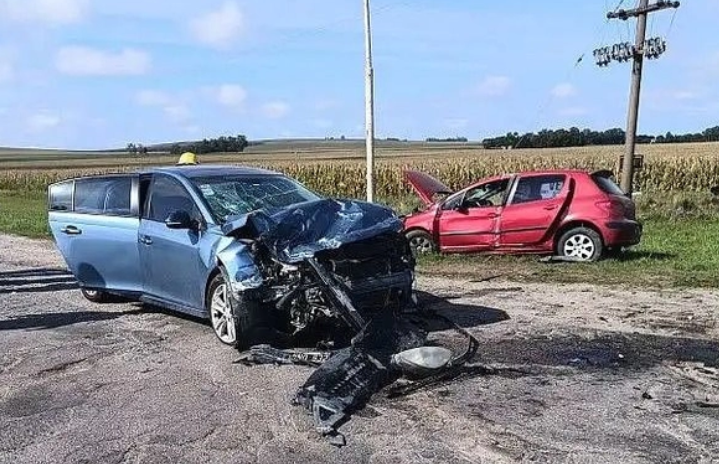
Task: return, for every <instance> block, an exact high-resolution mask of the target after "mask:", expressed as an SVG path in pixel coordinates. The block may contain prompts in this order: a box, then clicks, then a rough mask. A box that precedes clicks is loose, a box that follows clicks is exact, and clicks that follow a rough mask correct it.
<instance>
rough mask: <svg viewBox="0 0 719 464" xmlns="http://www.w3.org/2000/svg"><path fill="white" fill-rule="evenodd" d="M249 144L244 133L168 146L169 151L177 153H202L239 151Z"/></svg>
mask: <svg viewBox="0 0 719 464" xmlns="http://www.w3.org/2000/svg"><path fill="white" fill-rule="evenodd" d="M247 145H249V143H248V141H247V137H245V136H244V135H238V136H237V137H233V136H229V137H226V136H222V137H218V138H216V139H202V140H199V141H197V142H185V143H175V144H173V145H172V146H171V147H170V153H171V154H173V155H179V154H181V153H184V152H186V151H191V152H193V153H196V154H198V155H201V154H203V153H239V152H242V151H244V150H245V148H247Z"/></svg>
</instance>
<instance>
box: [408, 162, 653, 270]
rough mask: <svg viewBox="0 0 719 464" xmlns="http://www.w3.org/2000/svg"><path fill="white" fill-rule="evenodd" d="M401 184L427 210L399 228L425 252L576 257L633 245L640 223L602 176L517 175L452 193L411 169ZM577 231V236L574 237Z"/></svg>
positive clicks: (579, 173)
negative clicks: (410, 188) (442, 196)
mask: <svg viewBox="0 0 719 464" xmlns="http://www.w3.org/2000/svg"><path fill="white" fill-rule="evenodd" d="M405 177H406V179H407V181H408V182H409V183H410V184H411V185H412V186H413V187H414V189H415V191H416V192H417V193H418V195H419V196H420V198H421V199H422V200H423V202H424V203H425V205H426V209H425V210H424V211H419V212H416V213H414V214H412V215H409V216H407V217H405V219H404V222H405V230H406V233H407V235H408V236H409V237H410V239H411V240H412V239H414V243H415V245H417V244H418V243H420V240H424V242H422V243H425V245H426V246H425V249H424V250H419V248H418V250H419V251H426V250H427V249H429V242H428V240H430V239H431V248H433V249H435V250H439V251H441V252H490V253H520V252H521V253H555V252H556V253H558V254H560V255H566V256H573V257H576V258H577V259H580V260H594V259H597V258H599V256H601V254H602V253H603V251H604V250H606V249H611V248H619V247H625V246H630V245H635V244H637V243H639V241H640V239H641V233H642V226H641V224H640V223H638V222H637V221H636V218H635V208H634V203H633V202H632V200H630V199H629V198H627V197H626V196H624V195H623V193H622V192H621V190H620V189H619V188H618V187H617V186H616V184H614V183H613V182H612V181H611V180H610V179H609V178H608V177H607V173H595V174H589V173H587V172H584V171H576V170H561V171H542V172H523V173H519V174H511V175H505V176H497V177H493V178H488V179H484V180H481V181H479V182H476V183H474V184H472V185H470V186H469V187H466V188H465V189H463V190H461V191H459V192H457V193H453V194H451V195H449V196H448V197H447V198H445V199H444V200H441V201H435V198H434V197H435V196H436V195H437V194H447V193H451V190H450V189H449V188H447V187H446V186H444V185H443V184H442V183H441V182H439V181H437V180H436V179H433V178H431V177H429V176H427V175H425V174H422V173H419V172H417V171H406V172H405ZM575 232H576V233H575Z"/></svg>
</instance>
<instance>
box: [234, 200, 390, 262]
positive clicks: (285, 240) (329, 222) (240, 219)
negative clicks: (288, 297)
mask: <svg viewBox="0 0 719 464" xmlns="http://www.w3.org/2000/svg"><path fill="white" fill-rule="evenodd" d="M402 227H403V224H402V221H401V219H400V218H399V217H398V216H397V215H396V214H395V213H394V211H392V210H391V209H390V208H387V207H384V206H380V205H375V204H372V203H366V202H362V201H354V200H332V199H322V200H317V201H310V202H306V203H299V204H297V205H293V206H290V207H288V208H284V209H282V210H280V211H278V212H276V213H274V214H267V213H266V212H265V211H263V210H259V211H254V212H252V213H249V214H245V215H241V216H236V217H235V218H233V219H232V220H230V221H228V222H227V223H225V224H224V225H223V227H222V233H223V234H225V235H228V236H230V235H235V234H236V233H237V232H238V231H240V230H242V229H245V228H249V229H250V233H251V234H252V235H254V236H255V237H254V238H256V239H257V240H259V241H262V242H263V243H264V244H265V245H267V247H268V248H269V250H270V251H271V252H272V253H273V254H274V255H275V256H276V257H277V259H278V260H279V261H282V262H285V263H295V262H299V261H302V260H304V259H307V258H310V257H312V256H314V255H315V254H316V253H317V252H319V251H322V250H331V249H337V248H339V247H341V246H343V245H346V244H348V243H353V242H359V241H362V240H366V239H370V238H372V237H376V236H379V235H383V234H386V233H400V232H401V231H402Z"/></svg>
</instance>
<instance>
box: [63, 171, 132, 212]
mask: <svg viewBox="0 0 719 464" xmlns="http://www.w3.org/2000/svg"><path fill="white" fill-rule="evenodd" d="M131 191H132V178H130V177H110V178H98V179H79V180H77V181H75V212H76V213H85V214H103V215H109V216H129V215H130V214H131V209H130V192H131Z"/></svg>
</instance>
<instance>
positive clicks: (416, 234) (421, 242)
mask: <svg viewBox="0 0 719 464" xmlns="http://www.w3.org/2000/svg"><path fill="white" fill-rule="evenodd" d="M407 240H408V241H409V246H410V248H411V249H412V253H413V254H414V255H415V256H419V255H429V254H433V253H436V252H437V244H436V243H434V239H433V238H432V236H431V235H430V234H429V233H427V232H425V231H424V230H412V231H410V232H408V233H407Z"/></svg>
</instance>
